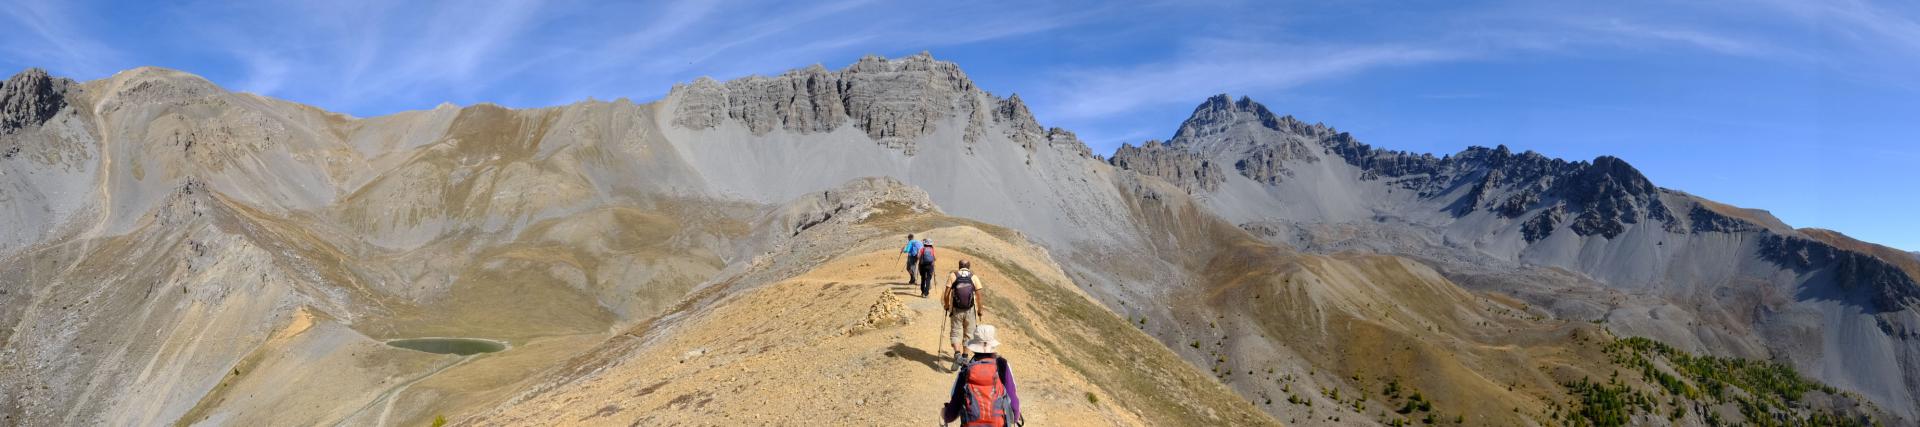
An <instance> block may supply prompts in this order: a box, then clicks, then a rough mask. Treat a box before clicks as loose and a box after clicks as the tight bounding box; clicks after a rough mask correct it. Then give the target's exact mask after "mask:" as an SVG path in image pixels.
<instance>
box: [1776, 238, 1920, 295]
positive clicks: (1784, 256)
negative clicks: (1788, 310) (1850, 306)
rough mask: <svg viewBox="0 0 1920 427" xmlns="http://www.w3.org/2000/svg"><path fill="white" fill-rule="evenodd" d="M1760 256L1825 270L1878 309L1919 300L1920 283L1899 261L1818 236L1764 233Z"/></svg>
mask: <svg viewBox="0 0 1920 427" xmlns="http://www.w3.org/2000/svg"><path fill="white" fill-rule="evenodd" d="M1760 256H1761V257H1762V258H1764V259H1766V260H1767V261H1771V262H1773V263H1774V264H1776V265H1779V266H1781V267H1783V268H1788V269H1793V270H1795V271H1798V272H1801V273H1808V272H1813V271H1817V270H1824V271H1825V272H1826V273H1829V274H1832V276H1831V280H1832V281H1833V283H1834V284H1835V285H1837V287H1838V288H1839V289H1840V290H1841V291H1844V292H1852V293H1855V295H1861V296H1864V297H1865V298H1867V299H1868V301H1869V302H1870V303H1869V304H1867V307H1869V308H1871V309H1873V310H1877V311H1879V312H1888V311H1897V310H1904V309H1908V308H1910V307H1912V306H1914V305H1915V304H1917V303H1920V283H1915V279H1914V277H1913V276H1911V275H1909V274H1907V273H1906V272H1905V271H1903V270H1901V268H1900V267H1899V266H1898V265H1895V264H1893V263H1890V262H1887V261H1886V260H1882V259H1880V258H1878V257H1875V256H1872V255H1869V254H1866V253H1862V252H1858V251H1851V250H1846V249H1842V248H1839V247H1836V246H1834V245H1832V244H1829V243H1826V242H1821V241H1818V240H1813V239H1808V238H1801V237H1794V236H1781V235H1778V234H1773V233H1765V234H1763V235H1762V236H1761V238H1760Z"/></svg>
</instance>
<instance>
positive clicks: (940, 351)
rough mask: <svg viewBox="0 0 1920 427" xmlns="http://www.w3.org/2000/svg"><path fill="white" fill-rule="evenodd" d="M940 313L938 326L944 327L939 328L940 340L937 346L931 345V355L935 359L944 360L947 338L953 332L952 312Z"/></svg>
mask: <svg viewBox="0 0 1920 427" xmlns="http://www.w3.org/2000/svg"><path fill="white" fill-rule="evenodd" d="M941 312H942V315H941V316H940V324H941V325H946V326H945V327H942V328H940V340H939V341H938V343H937V344H934V345H933V354H934V356H935V357H937V358H940V359H946V358H947V356H946V353H947V337H948V336H949V334H951V333H952V330H953V310H942V311H941Z"/></svg>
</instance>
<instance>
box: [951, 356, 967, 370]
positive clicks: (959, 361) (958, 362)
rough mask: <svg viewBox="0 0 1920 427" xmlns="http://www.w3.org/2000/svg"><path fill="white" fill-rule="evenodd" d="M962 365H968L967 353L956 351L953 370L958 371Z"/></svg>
mask: <svg viewBox="0 0 1920 427" xmlns="http://www.w3.org/2000/svg"><path fill="white" fill-rule="evenodd" d="M962 366H967V353H966V352H964V351H962V352H954V353H953V371H955V372H958V371H959V370H960V367H962Z"/></svg>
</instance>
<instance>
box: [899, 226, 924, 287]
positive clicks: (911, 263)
mask: <svg viewBox="0 0 1920 427" xmlns="http://www.w3.org/2000/svg"><path fill="white" fill-rule="evenodd" d="M900 253H901V254H904V255H906V257H907V286H913V285H914V275H913V273H915V272H918V271H920V241H919V240H913V235H912V234H908V235H907V247H904V248H900ZM920 281H921V282H926V281H927V278H926V277H924V276H923V277H921V278H920ZM920 289H921V291H920V297H921V298H926V297H927V291H926V289H927V285H926V284H925V283H921V284H920Z"/></svg>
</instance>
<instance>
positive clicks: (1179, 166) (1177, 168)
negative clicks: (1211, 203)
mask: <svg viewBox="0 0 1920 427" xmlns="http://www.w3.org/2000/svg"><path fill="white" fill-rule="evenodd" d="M1109 162H1110V163H1112V164H1113V165H1114V166H1115V167H1119V168H1122V169H1129V170H1132V171H1135V172H1139V173H1142V174H1145V175H1148V176H1155V177H1159V178H1160V179H1164V180H1167V182H1171V183H1173V184H1174V185H1177V186H1180V188H1181V189H1184V190H1187V192H1194V191H1200V190H1213V189H1217V188H1219V187H1220V183H1221V182H1224V181H1225V175H1224V172H1222V171H1221V170H1220V166H1219V165H1216V164H1214V163H1213V162H1212V161H1210V160H1207V159H1206V158H1204V157H1201V156H1200V155H1199V154H1195V153H1191V152H1187V151H1184V150H1180V149H1178V148H1174V147H1172V146H1169V145H1167V144H1163V143H1161V142H1160V141H1147V143H1146V144H1142V145H1140V146H1138V147H1135V146H1133V145H1132V144H1122V145H1120V149H1119V150H1117V151H1114V153H1113V159H1112V160H1109Z"/></svg>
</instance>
